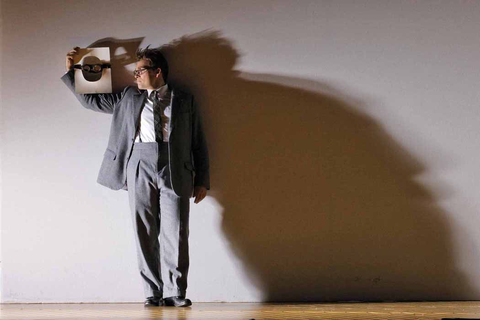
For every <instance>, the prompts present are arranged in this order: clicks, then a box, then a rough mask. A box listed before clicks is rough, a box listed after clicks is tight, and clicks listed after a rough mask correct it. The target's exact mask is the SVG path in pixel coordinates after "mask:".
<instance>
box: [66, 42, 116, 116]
mask: <svg viewBox="0 0 480 320" xmlns="http://www.w3.org/2000/svg"><path fill="white" fill-rule="evenodd" d="M78 49H80V48H79V47H75V48H73V50H71V51H69V52H68V53H67V56H66V59H65V69H66V71H67V73H65V74H64V75H63V77H62V81H63V82H64V83H65V85H66V86H67V87H68V88H69V89H70V91H72V92H73V94H75V96H76V97H77V99H78V101H80V103H81V104H82V106H84V107H85V108H87V109H90V110H93V111H97V112H102V113H110V114H111V113H113V110H114V109H115V105H116V104H117V103H118V102H119V101H120V100H121V99H122V97H123V93H124V91H123V92H122V93H118V94H113V93H101V94H79V93H76V92H75V74H74V69H73V64H74V63H73V57H74V56H75V55H76V54H77V53H78Z"/></svg>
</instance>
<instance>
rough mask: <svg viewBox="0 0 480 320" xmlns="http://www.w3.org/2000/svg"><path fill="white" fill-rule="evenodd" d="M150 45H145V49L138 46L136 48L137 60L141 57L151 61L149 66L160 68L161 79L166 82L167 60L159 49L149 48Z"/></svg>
mask: <svg viewBox="0 0 480 320" xmlns="http://www.w3.org/2000/svg"><path fill="white" fill-rule="evenodd" d="M149 47H150V46H147V47H146V48H145V49H142V48H138V50H137V61H140V60H142V59H145V60H148V61H150V63H151V67H153V68H155V69H156V68H160V69H161V70H162V75H163V81H165V83H167V79H168V62H167V59H165V57H164V56H163V54H162V53H161V52H160V49H150V48H149Z"/></svg>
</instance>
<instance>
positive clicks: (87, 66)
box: [73, 63, 112, 73]
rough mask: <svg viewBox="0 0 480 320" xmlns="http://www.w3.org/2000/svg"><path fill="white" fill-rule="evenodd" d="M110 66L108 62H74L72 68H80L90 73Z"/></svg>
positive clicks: (98, 71)
mask: <svg viewBox="0 0 480 320" xmlns="http://www.w3.org/2000/svg"><path fill="white" fill-rule="evenodd" d="M111 67H112V66H111V65H110V64H108V63H104V64H83V65H81V64H76V65H74V66H73V68H74V69H80V70H82V71H85V72H90V73H100V72H102V71H103V69H108V68H111Z"/></svg>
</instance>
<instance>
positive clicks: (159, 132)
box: [150, 90, 163, 143]
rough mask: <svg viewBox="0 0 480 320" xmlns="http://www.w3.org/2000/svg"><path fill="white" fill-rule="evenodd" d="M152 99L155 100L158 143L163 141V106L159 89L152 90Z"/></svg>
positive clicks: (154, 120) (154, 109)
mask: <svg viewBox="0 0 480 320" xmlns="http://www.w3.org/2000/svg"><path fill="white" fill-rule="evenodd" d="M150 99H152V101H153V124H154V127H155V141H156V142H157V143H162V142H163V128H162V107H161V106H160V98H159V97H158V92H157V91H155V90H154V91H152V93H151V94H150Z"/></svg>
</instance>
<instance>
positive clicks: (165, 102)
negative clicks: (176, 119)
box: [135, 85, 172, 142]
mask: <svg viewBox="0 0 480 320" xmlns="http://www.w3.org/2000/svg"><path fill="white" fill-rule="evenodd" d="M147 91H148V97H147V99H145V105H144V106H143V110H142V113H141V114H140V125H139V126H138V131H137V134H136V136H135V142H155V141H156V140H155V125H154V120H153V100H152V99H151V98H150V95H151V93H152V91H154V90H151V89H147ZM156 91H157V92H158V94H159V96H160V107H161V108H160V109H161V110H162V132H163V141H164V142H168V138H169V136H170V132H169V130H168V129H169V125H168V124H169V122H170V118H171V116H172V99H171V97H172V95H171V91H170V90H169V89H168V85H164V86H162V87H160V88H159V89H157V90H156Z"/></svg>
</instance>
